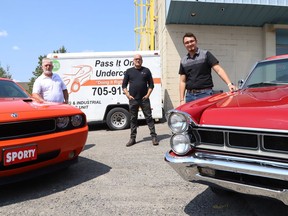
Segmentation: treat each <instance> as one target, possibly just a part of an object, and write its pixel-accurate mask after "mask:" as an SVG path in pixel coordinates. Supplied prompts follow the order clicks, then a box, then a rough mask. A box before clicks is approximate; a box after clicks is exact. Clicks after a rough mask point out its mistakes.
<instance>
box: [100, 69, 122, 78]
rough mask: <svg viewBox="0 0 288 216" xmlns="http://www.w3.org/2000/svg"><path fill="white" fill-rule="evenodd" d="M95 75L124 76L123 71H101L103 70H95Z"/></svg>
mask: <svg viewBox="0 0 288 216" xmlns="http://www.w3.org/2000/svg"><path fill="white" fill-rule="evenodd" d="M95 74H96V77H110V76H124V71H113V70H109V71H103V70H96V71H95Z"/></svg>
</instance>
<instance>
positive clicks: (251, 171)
mask: <svg viewBox="0 0 288 216" xmlns="http://www.w3.org/2000/svg"><path fill="white" fill-rule="evenodd" d="M239 84H240V85H239V90H238V91H235V92H233V93H222V94H215V95H212V96H209V97H207V98H204V99H199V100H196V101H194V102H190V103H186V104H184V105H182V106H180V107H178V108H176V109H175V110H170V111H168V112H167V123H168V125H169V127H170V129H171V131H172V137H171V140H170V145H171V151H169V152H167V153H166V155H165V160H166V161H167V162H168V163H169V164H170V165H171V166H172V167H173V168H174V169H175V171H177V173H178V174H179V175H180V176H181V177H182V178H184V179H185V180H187V181H190V182H198V183H201V184H205V185H208V186H210V188H211V189H212V191H213V192H216V193H223V192H229V191H234V192H239V193H243V194H251V195H258V196H265V197H270V198H275V199H278V200H280V201H282V202H283V203H284V204H286V205H288V55H282V56H274V57H271V58H267V59H265V60H263V61H260V62H258V63H257V64H256V65H255V67H254V68H253V70H252V71H251V73H250V74H249V75H248V76H247V78H246V79H245V80H244V81H242V82H241V83H239Z"/></svg>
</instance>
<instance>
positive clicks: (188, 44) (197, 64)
mask: <svg viewBox="0 0 288 216" xmlns="http://www.w3.org/2000/svg"><path fill="white" fill-rule="evenodd" d="M183 44H184V46H185V48H186V49H187V51H188V54H187V55H186V56H184V57H183V58H182V59H181V62H180V69H179V74H180V84H179V91H180V105H182V104H184V103H185V100H184V96H185V90H186V97H185V99H186V102H190V101H193V100H196V99H199V98H203V97H207V96H209V95H211V94H212V93H213V90H212V88H213V81H212V75H211V69H213V70H214V71H215V72H216V73H217V74H218V76H219V77H220V78H221V79H222V80H223V81H224V82H225V83H226V84H227V86H228V88H229V90H230V91H231V92H232V91H235V90H236V87H235V86H234V84H233V83H232V82H231V81H230V79H229V77H228V75H227V74H226V72H225V70H224V69H223V68H222V67H221V66H220V65H219V61H218V60H217V59H216V58H215V57H214V55H212V53H211V52H209V51H207V50H202V49H199V48H198V47H197V39H196V37H195V35H194V34H192V33H186V34H185V35H184V36H183Z"/></svg>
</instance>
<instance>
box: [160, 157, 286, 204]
mask: <svg viewBox="0 0 288 216" xmlns="http://www.w3.org/2000/svg"><path fill="white" fill-rule="evenodd" d="M165 160H166V161H167V162H168V163H169V165H170V166H171V167H172V168H173V169H174V170H175V171H176V172H177V173H178V174H179V175H180V176H181V177H182V178H183V179H185V180H186V181H191V182H198V183H201V184H205V185H210V186H213V185H214V186H215V185H216V186H219V187H222V188H226V189H229V190H232V191H235V192H239V193H244V194H251V195H258V196H265V197H271V198H275V199H277V200H280V201H282V202H283V203H285V204H286V205H288V190H287V189H286V188H283V189H282V190H276V189H275V190H274V189H270V188H265V187H260V186H252V185H246V184H241V183H238V182H231V181H226V180H220V179H216V178H212V177H207V176H203V175H201V174H200V173H199V171H198V168H199V167H202V168H211V169H215V170H222V171H230V172H234V173H243V174H247V175H252V176H258V177H264V178H271V179H276V180H283V181H288V165H287V164H285V163H280V162H271V161H266V160H255V159H248V158H240V157H231V156H224V155H217V154H207V153H196V154H195V155H193V156H182V157H179V156H171V155H170V154H169V152H167V153H166V154H165Z"/></svg>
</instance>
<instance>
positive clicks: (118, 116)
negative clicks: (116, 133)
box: [106, 107, 130, 130]
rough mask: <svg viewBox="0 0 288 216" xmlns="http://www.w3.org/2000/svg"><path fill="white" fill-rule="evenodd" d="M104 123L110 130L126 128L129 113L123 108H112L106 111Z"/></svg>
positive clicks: (128, 122) (128, 123) (128, 121)
mask: <svg viewBox="0 0 288 216" xmlns="http://www.w3.org/2000/svg"><path fill="white" fill-rule="evenodd" d="M106 124H107V126H108V127H109V128H110V129H111V130H122V129H126V128H128V127H129V125H130V114H129V112H128V111H127V110H126V109H124V108H119V107H118V108H114V109H112V110H110V111H109V112H108V114H107V117H106Z"/></svg>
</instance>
